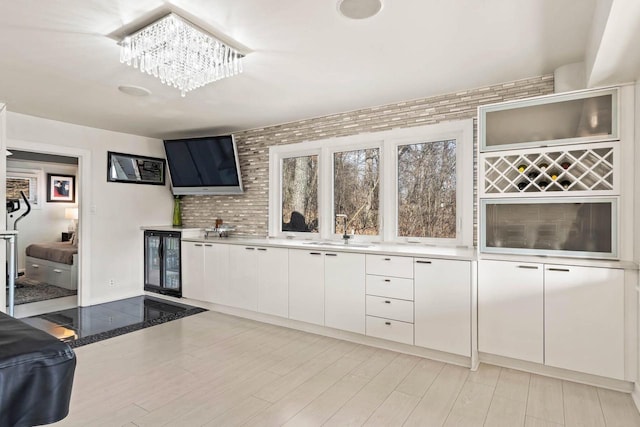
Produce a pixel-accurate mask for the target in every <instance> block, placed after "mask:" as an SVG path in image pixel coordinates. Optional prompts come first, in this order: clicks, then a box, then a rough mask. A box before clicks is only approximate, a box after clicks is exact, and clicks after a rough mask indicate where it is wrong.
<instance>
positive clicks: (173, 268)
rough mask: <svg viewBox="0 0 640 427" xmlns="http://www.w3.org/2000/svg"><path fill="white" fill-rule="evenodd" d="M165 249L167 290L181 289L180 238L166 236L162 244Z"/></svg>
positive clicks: (165, 281) (164, 281)
mask: <svg viewBox="0 0 640 427" xmlns="http://www.w3.org/2000/svg"><path fill="white" fill-rule="evenodd" d="M162 245H163V248H164V251H163V252H164V278H163V279H164V280H163V284H164V287H165V288H166V289H174V290H179V289H180V238H179V237H176V236H171V235H169V236H165V237H164V238H163V242H162Z"/></svg>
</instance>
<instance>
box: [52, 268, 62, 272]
mask: <svg viewBox="0 0 640 427" xmlns="http://www.w3.org/2000/svg"><path fill="white" fill-rule="evenodd" d="M53 272H54V273H62V270H58V269H57V268H54V269H53Z"/></svg>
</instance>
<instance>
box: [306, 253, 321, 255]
mask: <svg viewBox="0 0 640 427" xmlns="http://www.w3.org/2000/svg"><path fill="white" fill-rule="evenodd" d="M309 255H322V254H321V253H320V252H309Z"/></svg>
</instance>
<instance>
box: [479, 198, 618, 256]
mask: <svg viewBox="0 0 640 427" xmlns="http://www.w3.org/2000/svg"><path fill="white" fill-rule="evenodd" d="M572 199H573V198H572ZM617 240H618V239H617V199H616V198H575V199H573V200H572V201H571V202H570V203H569V202H567V201H566V200H558V199H529V200H483V201H482V233H481V251H482V252H492V253H507V254H532V255H556V256H561V255H565V256H575V257H585V258H586V257H589V258H615V257H616V256H617V246H618V245H617Z"/></svg>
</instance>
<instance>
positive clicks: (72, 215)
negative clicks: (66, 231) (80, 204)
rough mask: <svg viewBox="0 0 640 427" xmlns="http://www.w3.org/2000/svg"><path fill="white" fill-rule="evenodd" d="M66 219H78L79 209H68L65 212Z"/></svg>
mask: <svg viewBox="0 0 640 427" xmlns="http://www.w3.org/2000/svg"><path fill="white" fill-rule="evenodd" d="M64 217H65V218H66V219H78V208H66V209H65V210H64Z"/></svg>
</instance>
